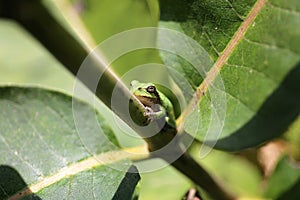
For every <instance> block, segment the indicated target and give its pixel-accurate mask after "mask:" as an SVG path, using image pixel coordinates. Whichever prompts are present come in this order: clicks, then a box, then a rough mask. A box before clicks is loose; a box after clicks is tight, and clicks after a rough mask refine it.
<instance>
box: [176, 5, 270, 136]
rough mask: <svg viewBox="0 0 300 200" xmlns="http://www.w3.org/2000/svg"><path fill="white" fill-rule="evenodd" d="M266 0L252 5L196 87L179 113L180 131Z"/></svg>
mask: <svg viewBox="0 0 300 200" xmlns="http://www.w3.org/2000/svg"><path fill="white" fill-rule="evenodd" d="M266 2H267V0H258V1H257V2H256V4H255V5H254V6H253V8H252V10H251V11H250V12H249V14H248V16H247V18H245V20H244V22H243V23H242V24H241V25H240V27H239V28H238V30H237V31H236V33H235V35H234V36H233V38H232V39H231V40H230V41H229V43H228V45H227V46H226V48H225V50H224V51H223V52H222V54H221V55H220V56H219V58H218V59H217V61H216V62H215V64H214V65H213V67H212V68H211V69H210V71H209V72H208V73H207V76H206V77H205V79H204V80H203V81H202V83H201V84H200V85H199V87H198V88H197V90H196V92H195V95H194V98H193V99H191V101H190V103H189V105H188V107H187V108H186V109H185V111H184V112H183V113H182V114H181V116H180V117H179V118H178V120H177V121H178V124H179V126H178V130H179V132H181V129H182V128H183V123H182V122H183V119H184V118H185V117H186V116H187V115H188V114H189V113H190V112H191V111H192V110H194V108H195V106H197V105H198V103H199V102H200V101H201V99H202V97H203V96H204V94H205V93H206V91H207V90H208V87H209V86H210V85H211V83H212V82H213V80H214V79H215V77H216V76H217V75H218V74H219V72H220V71H221V69H222V67H223V66H224V65H225V64H226V61H227V59H228V58H229V57H230V55H231V53H232V52H233V50H234V49H235V47H236V46H237V45H238V44H239V42H240V41H241V40H242V39H243V38H244V34H245V33H246V31H247V30H248V28H249V27H250V25H251V24H252V22H253V21H254V19H255V18H256V17H257V15H258V14H259V13H260V11H261V9H262V8H263V7H264V5H265V4H266Z"/></svg>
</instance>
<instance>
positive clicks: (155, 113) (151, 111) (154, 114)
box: [144, 104, 166, 122]
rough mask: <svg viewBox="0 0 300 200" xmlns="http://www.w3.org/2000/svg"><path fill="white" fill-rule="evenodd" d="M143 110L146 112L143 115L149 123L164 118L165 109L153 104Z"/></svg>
mask: <svg viewBox="0 0 300 200" xmlns="http://www.w3.org/2000/svg"><path fill="white" fill-rule="evenodd" d="M145 108H146V112H145V113H144V114H145V116H147V118H148V119H149V121H150V122H152V121H154V120H158V119H161V118H163V117H165V116H166V109H165V108H164V107H163V106H161V105H159V104H153V105H152V106H151V107H148V106H146V107H145Z"/></svg>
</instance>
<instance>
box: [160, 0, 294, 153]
mask: <svg viewBox="0 0 300 200" xmlns="http://www.w3.org/2000/svg"><path fill="white" fill-rule="evenodd" d="M160 6H161V19H160V26H161V27H166V28H172V29H175V30H177V31H180V32H182V33H184V34H186V35H188V36H190V37H192V38H193V39H194V40H196V41H197V42H198V43H199V44H200V45H201V46H202V47H203V48H204V49H205V50H206V51H207V54H206V58H207V59H212V60H213V61H215V64H214V65H213V64H210V63H209V62H207V65H206V66H204V68H205V69H208V70H207V71H205V72H207V74H205V76H203V74H202V76H201V74H199V73H197V70H196V68H197V66H192V65H191V62H186V61H184V60H182V58H178V56H176V55H175V56H174V55H170V54H166V53H162V54H161V55H162V59H163V60H164V62H165V63H166V64H168V65H169V66H172V67H174V68H175V69H176V70H178V71H179V72H180V73H181V74H183V75H184V77H185V79H186V80H187V81H188V82H189V83H190V85H191V86H192V87H193V88H196V89H195V92H196V90H197V93H196V94H197V95H195V96H196V97H194V98H193V102H194V103H196V105H198V109H199V110H200V116H198V115H197V109H195V108H194V107H188V108H187V111H190V112H193V115H191V116H189V117H188V118H186V117H185V116H183V118H184V119H187V120H186V123H185V130H186V131H187V132H188V133H190V134H192V135H195V137H196V138H197V139H198V140H200V141H206V142H207V143H208V144H214V143H215V142H214V141H215V140H218V143H217V144H216V146H215V147H216V148H219V149H223V150H230V151H233V150H240V149H244V148H248V147H253V146H256V145H258V144H260V143H262V142H264V141H266V140H269V139H272V138H274V137H277V136H279V135H280V134H282V133H283V132H285V131H286V129H287V128H288V126H289V125H290V124H291V123H292V122H293V121H294V120H295V119H296V118H297V116H298V115H299V111H300V93H299V91H300V88H299V87H300V86H299V85H300V83H299V80H300V72H299V71H300V70H299V69H300V66H299V61H300V48H299V46H300V39H299V38H300V26H299V22H300V15H299V10H300V5H299V1H298V0H289V1H281V0H270V1H264V0H257V1H253V0H249V1H221V0H214V1H209V0H204V1H203V0H185V1H168V0H161V1H160ZM160 37H161V39H160V40H159V42H160V41H164V40H167V39H168V37H169V36H168V35H160ZM170 44H171V45H173V46H174V48H177V49H182V48H186V49H184V50H182V51H188V52H190V51H194V49H191V47H189V45H186V46H187V47H185V46H183V45H182V44H180V43H179V42H177V41H174V42H172V41H171V42H170ZM176 45H180V46H176ZM189 48H190V49H189ZM202 56H203V55H202ZM178 63H179V64H178ZM193 67H194V68H193ZM195 67H196V68H195ZM198 67H199V66H198ZM201 67H203V66H201ZM218 70H220V75H219V74H218V73H215V72H216V71H218ZM176 78H177V77H176V76H174V79H175V81H176ZM203 79H204V80H205V83H204V81H203ZM176 82H177V84H178V85H180V84H181V82H180V81H179V80H177V81H176ZM220 83H221V84H220ZM206 84H208V87H207V88H206V86H205V85H206ZM222 84H223V85H222ZM220 85H221V87H219V86H220ZM223 86H224V87H223ZM183 87H184V86H183ZM214 91H217V92H216V93H213V92H214ZM217 93H219V94H220V95H219V96H216V94H217ZM222 93H223V95H222ZM212 99H215V102H213V100H212ZM216 99H217V100H216ZM189 100H190V99H189ZM224 101H225V103H223V104H222V102H224ZM218 104H222V105H223V106H219V107H218ZM213 107H215V110H214V109H212V108H213ZM223 112H225V113H223ZM213 114H215V116H221V117H220V118H221V119H217V118H216V117H213V118H212V119H211V116H214V115H213ZM197 117H199V118H197ZM222 117H224V119H222ZM181 120H182V119H181ZM217 120H220V127H221V126H222V122H223V121H224V127H223V129H222V132H221V135H220V136H219V138H218V136H214V137H212V138H211V139H209V140H207V139H206V138H205V137H206V133H207V132H209V130H210V128H211V127H210V126H211V125H212V124H211V123H212V122H214V121H217ZM180 122H182V121H180ZM196 122H199V128H198V130H197V131H196V133H195V130H196V129H195V125H194V124H195V123H196Z"/></svg>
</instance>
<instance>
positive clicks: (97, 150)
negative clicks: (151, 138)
mask: <svg viewBox="0 0 300 200" xmlns="http://www.w3.org/2000/svg"><path fill="white" fill-rule="evenodd" d="M72 106H73V107H72ZM0 110H1V114H0V127H1V128H0V152H1V155H2V156H1V157H0V174H1V175H0V176H1V181H0V198H1V199H4V198H8V197H10V196H13V195H18V192H19V191H23V196H24V195H26V194H29V193H31V192H34V193H35V195H38V196H39V197H40V198H42V199H66V198H71V199H92V198H96V199H99V198H101V199H112V198H115V199H119V197H120V196H122V197H124V199H131V196H132V194H133V192H134V190H135V186H136V184H137V182H138V181H139V179H140V178H139V174H138V173H137V169H136V168H135V167H133V166H132V163H131V161H129V160H128V159H127V157H126V156H125V155H124V154H122V150H121V149H120V146H119V144H118V142H117V140H116V137H115V136H114V134H113V132H112V131H111V129H110V128H109V127H108V126H107V125H106V122H105V119H104V118H103V117H101V116H100V115H99V113H97V112H95V110H94V109H93V108H92V107H90V106H89V105H87V104H86V103H83V102H81V101H79V100H76V99H72V97H70V96H67V95H65V94H62V93H59V92H54V91H49V90H45V89H40V88H18V87H2V88H0ZM74 111H76V112H77V113H76V116H75V114H74ZM74 116H75V118H74ZM78 116H79V117H78ZM76 117H77V118H76ZM93 117H94V118H95V117H96V120H97V121H96V122H98V123H97V124H96V125H95V124H93V122H95V120H93ZM74 120H75V121H74ZM75 122H76V123H75ZM82 122H83V123H84V125H83V126H82V125H80V123H82ZM99 127H100V129H99ZM81 128H84V129H81ZM81 131H84V132H81ZM128 171H130V172H128ZM132 172H134V173H132ZM7 180H9V181H7ZM26 187H29V189H26ZM30 190H31V192H30ZM28 191H29V192H28ZM20 194H21V193H20Z"/></svg>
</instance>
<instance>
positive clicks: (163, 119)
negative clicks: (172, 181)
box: [130, 80, 177, 152]
mask: <svg viewBox="0 0 300 200" xmlns="http://www.w3.org/2000/svg"><path fill="white" fill-rule="evenodd" d="M130 86H131V88H130V91H131V92H132V94H133V95H134V96H135V97H136V98H137V99H138V100H139V101H140V103H141V104H143V106H144V108H145V110H146V113H144V114H143V116H144V118H143V117H138V119H137V120H138V123H140V124H143V125H147V124H148V123H150V122H157V124H158V127H159V128H160V131H159V133H157V134H155V135H154V136H152V137H150V138H145V140H146V142H147V143H148V148H149V150H150V152H151V151H155V150H157V149H160V148H162V147H164V146H165V145H166V144H168V143H169V142H170V141H171V140H172V139H173V138H174V136H175V134H176V132H177V130H176V121H175V115H174V110H173V105H172V103H171V101H170V100H169V99H168V98H167V97H166V96H165V95H164V94H163V93H162V92H160V91H158V90H157V88H156V86H155V85H154V84H153V83H141V82H139V81H137V80H134V81H132V82H131V83H130ZM132 109H133V108H132ZM132 109H131V110H130V114H131V115H135V116H141V115H140V113H137V112H136V110H132ZM139 120H140V121H139Z"/></svg>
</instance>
